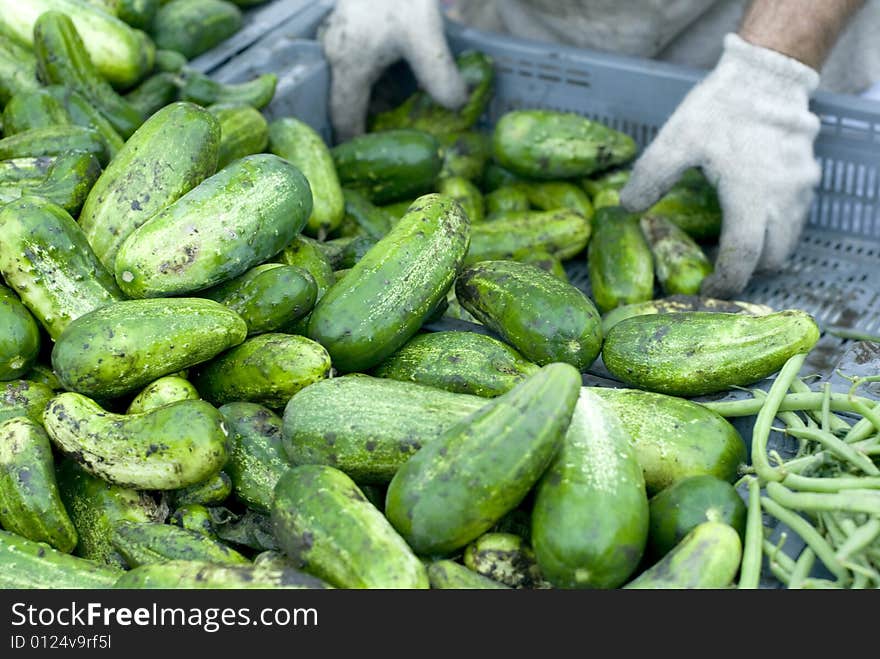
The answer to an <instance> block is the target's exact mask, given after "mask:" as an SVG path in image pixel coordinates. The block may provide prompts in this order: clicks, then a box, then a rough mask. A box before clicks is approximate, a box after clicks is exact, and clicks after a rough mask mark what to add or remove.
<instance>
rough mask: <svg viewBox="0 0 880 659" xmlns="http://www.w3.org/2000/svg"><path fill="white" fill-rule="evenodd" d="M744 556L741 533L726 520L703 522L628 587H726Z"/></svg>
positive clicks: (662, 588) (626, 587)
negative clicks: (726, 522)
mask: <svg viewBox="0 0 880 659" xmlns="http://www.w3.org/2000/svg"><path fill="white" fill-rule="evenodd" d="M741 558H742V542H741V541H740V538H739V534H738V533H737V532H736V531H735V530H734V529H733V527H731V526H730V525H728V524H725V523H723V522H703V523H702V524H699V525H698V526H696V527H694V529H693V530H692V531H691V532H690V533H688V534H687V535H686V536H685V537H684V538H683V539H682V540H681V542H679V543H678V544H677V545H676V546H675V547H674V548H673V549H672V550H671V551H669V552H668V553H667V554H666V555H665V556H664V557H663V558H661V559H660V560H659V561H658V562H657V563H655V564H654V565H652V566H651V567H649V568H648V569H646V570H645V571H644V572H642V573H641V574H639V575H638V576H637V577H636V578H635V579H633V580H632V581H630V582H629V583H627V584H625V585H624V586H623V588H625V589H661V590H671V589H696V588H708V589H714V590H717V589H723V588H728V587H730V586H731V585H732V584H733V580H734V578H735V577H736V574H737V572H738V571H739V566H740V560H741Z"/></svg>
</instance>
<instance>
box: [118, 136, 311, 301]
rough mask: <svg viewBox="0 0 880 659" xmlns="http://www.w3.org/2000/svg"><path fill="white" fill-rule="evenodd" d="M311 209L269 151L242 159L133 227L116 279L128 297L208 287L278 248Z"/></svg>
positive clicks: (305, 188)
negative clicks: (136, 226) (138, 225)
mask: <svg viewBox="0 0 880 659" xmlns="http://www.w3.org/2000/svg"><path fill="white" fill-rule="evenodd" d="M311 209H312V195H311V191H310V189H309V183H308V181H307V180H306V179H305V177H304V176H303V175H302V173H301V172H300V171H299V170H298V169H297V168H296V167H294V166H293V165H291V164H290V163H289V162H287V161H286V160H284V159H282V158H279V157H278V156H275V155H272V154H268V153H261V154H255V155H252V156H245V157H244V158H240V159H238V160H236V161H235V162H233V163H231V164H229V165H227V166H226V167H225V168H224V169H221V170H220V171H219V172H217V173H216V174H214V175H213V176H211V177H209V178H206V179H205V180H204V181H202V182H201V183H199V184H198V185H196V186H195V187H194V188H192V189H191V190H190V191H189V192H187V193H186V194H184V195H183V196H182V197H180V198H178V199H177V200H176V201H174V202H173V203H172V204H171V205H169V206H166V207H165V208H164V209H162V210H160V211H159V212H158V213H157V214H155V215H153V217H151V218H150V219H149V221H148V222H146V223H144V224H142V225H141V226H140V227H138V228H137V229H135V230H134V231H133V232H132V233H131V234H130V235H129V236H128V237H127V238H126V239H125V241H124V242H123V243H122V245H121V247H120V248H119V251H118V252H117V253H116V261H115V264H114V268H115V274H116V281H117V282H118V283H119V284H120V286H121V288H122V290H123V292H124V293H126V295H128V296H129V297H135V298H144V297H163V296H172V295H182V294H185V293H188V292H193V291H198V290H203V289H206V288H209V287H211V286H215V285H217V284H220V283H222V282H224V281H227V280H229V279H232V278H234V277H237V276H238V275H241V274H244V273H245V272H246V271H247V270H249V269H250V268H252V267H254V266H255V265H259V264H260V263H264V262H265V261H267V260H268V259H269V258H271V257H273V256H274V255H276V254H278V252H280V251H281V250H283V249H284V248H285V247H286V246H287V245H288V244H290V242H291V241H292V240H293V239H294V237H295V236H296V235H297V234H299V232H300V231H301V230H302V228H303V226H304V225H305V222H306V220H307V219H308V217H309V215H310V213H311Z"/></svg>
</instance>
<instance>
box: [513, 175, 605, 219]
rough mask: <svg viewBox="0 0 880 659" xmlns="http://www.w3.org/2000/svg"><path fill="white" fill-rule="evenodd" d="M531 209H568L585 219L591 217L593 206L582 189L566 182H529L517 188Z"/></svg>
mask: <svg viewBox="0 0 880 659" xmlns="http://www.w3.org/2000/svg"><path fill="white" fill-rule="evenodd" d="M518 187H519V188H520V189H522V190H523V191H524V192H525V193H526V196H527V197H528V200H529V204H531V206H532V207H533V208H540V209H541V210H546V211H552V210H557V209H559V208H568V209H569V210H573V211H577V212H578V213H580V214H581V215H583V216H584V217H585V218H587V219H590V218H591V217H593V204H592V202H591V201H590V198H589V196H587V193H586V192H584V191H583V189H581V188H579V187H578V186H576V185H575V184H574V183H569V182H568V181H530V182H528V183H520V184H519V186H518Z"/></svg>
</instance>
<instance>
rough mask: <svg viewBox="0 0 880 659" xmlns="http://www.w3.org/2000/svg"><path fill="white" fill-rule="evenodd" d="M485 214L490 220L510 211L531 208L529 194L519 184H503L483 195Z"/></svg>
mask: <svg viewBox="0 0 880 659" xmlns="http://www.w3.org/2000/svg"><path fill="white" fill-rule="evenodd" d="M484 200H485V203H486V216H487V217H488V218H489V219H490V220H491V219H494V218H496V217H500V216H501V215H502V214H503V213H508V212H510V211H514V212H516V211H527V210H529V209H530V208H531V203H530V202H529V196H528V195H527V194H526V191H525V189H524V188H523V186H521V185H505V186H503V187H500V188H497V189H495V190H492V192H490V193H488V194H487V195H486V196H485V197H484Z"/></svg>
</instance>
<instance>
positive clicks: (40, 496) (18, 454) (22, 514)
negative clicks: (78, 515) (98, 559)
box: [0, 417, 77, 553]
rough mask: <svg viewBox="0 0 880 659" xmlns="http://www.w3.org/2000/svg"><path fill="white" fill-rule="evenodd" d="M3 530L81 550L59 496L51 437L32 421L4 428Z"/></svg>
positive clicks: (0, 455) (0, 446) (0, 436)
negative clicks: (77, 547)
mask: <svg viewBox="0 0 880 659" xmlns="http://www.w3.org/2000/svg"><path fill="white" fill-rule="evenodd" d="M0 525H2V527H3V528H4V529H6V530H7V531H11V532H12V533H18V534H19V535H21V536H24V537H25V538H27V539H28V540H33V541H34V542H45V543H48V544H49V545H51V546H52V547H54V548H55V549H57V550H59V551H63V552H65V553H70V552H72V551H73V549H74V547H76V542H77V536H76V529H75V528H74V526H73V522H72V521H71V520H70V516H69V515H68V514H67V510H66V509H65V507H64V503H63V502H62V501H61V496H60V495H59V494H58V484H57V482H56V480H55V460H54V458H53V457H52V444H51V442H50V441H49V436H48V435H47V434H46V431H45V430H43V426H41V425H40V424H39V423H36V422H35V421H31V420H30V419H29V418H27V417H17V418H13V419H8V420H7V421H5V422H3V423H2V424H0Z"/></svg>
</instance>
